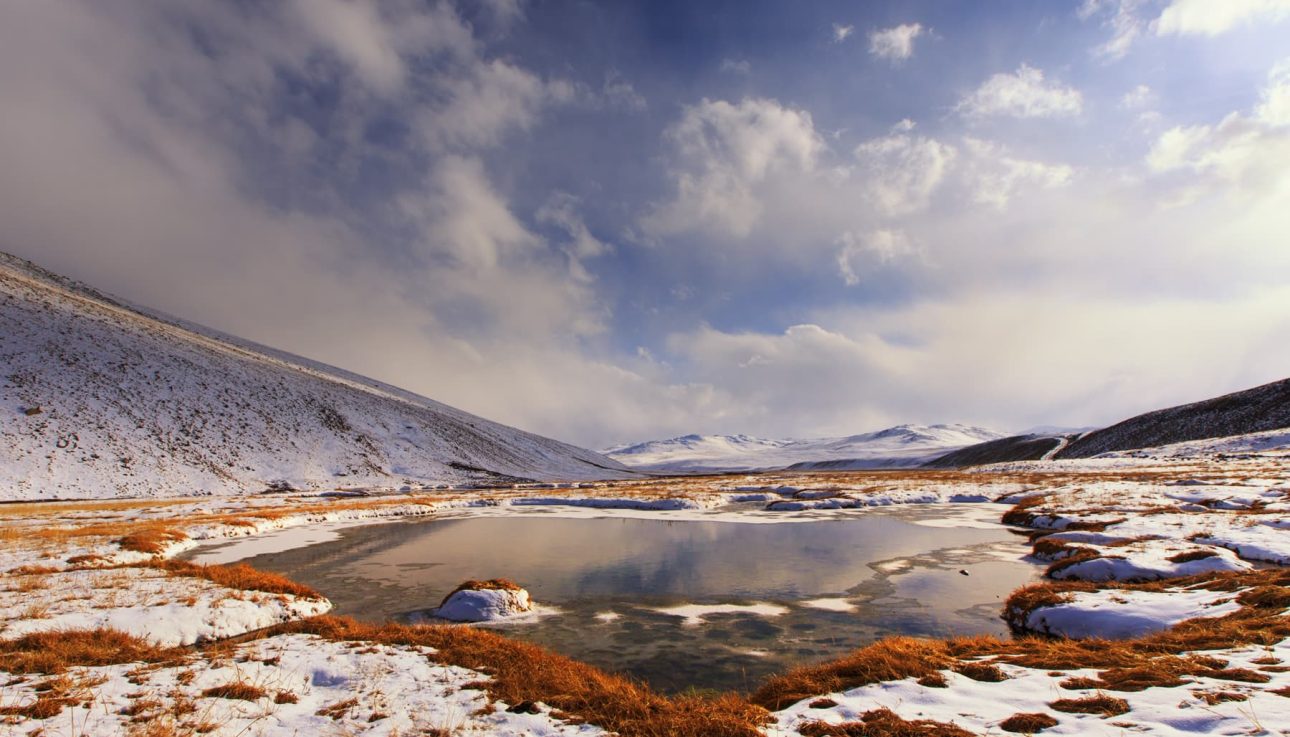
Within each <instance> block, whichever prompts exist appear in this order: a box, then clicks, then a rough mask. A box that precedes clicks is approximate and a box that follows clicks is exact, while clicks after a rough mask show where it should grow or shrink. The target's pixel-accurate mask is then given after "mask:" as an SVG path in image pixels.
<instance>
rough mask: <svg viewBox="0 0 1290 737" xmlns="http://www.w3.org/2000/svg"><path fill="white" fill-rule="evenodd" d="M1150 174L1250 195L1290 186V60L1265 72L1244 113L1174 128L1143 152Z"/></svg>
mask: <svg viewBox="0 0 1290 737" xmlns="http://www.w3.org/2000/svg"><path fill="white" fill-rule="evenodd" d="M1146 161H1147V165H1148V166H1149V167H1150V169H1151V170H1152V171H1153V172H1156V173H1169V172H1180V171H1182V172H1191V173H1193V174H1196V175H1202V176H1199V177H1196V178H1195V179H1192V180H1189V181H1187V182H1186V186H1187V187H1188V191H1189V192H1190V194H1193V195H1194V194H1196V193H1198V192H1199V191H1200V190H1201V189H1205V188H1209V187H1211V186H1215V185H1221V186H1225V187H1227V188H1228V189H1229V191H1231V192H1233V193H1236V194H1240V195H1249V196H1259V195H1265V194H1268V193H1270V192H1280V191H1284V190H1285V188H1286V187H1287V186H1290V175H1287V172H1290V61H1287V62H1282V63H1280V64H1278V65H1277V66H1275V67H1274V68H1273V69H1272V70H1271V71H1270V72H1269V74H1268V79H1267V83H1266V85H1265V86H1264V88H1263V90H1262V93H1261V102H1260V103H1259V104H1258V105H1257V106H1256V107H1255V109H1254V110H1253V111H1252V112H1251V113H1250V114H1248V115H1243V114H1241V113H1239V112H1232V113H1229V114H1228V115H1227V116H1225V117H1224V118H1223V119H1222V120H1220V121H1219V122H1218V123H1216V124H1214V125H1194V126H1175V127H1173V128H1170V129H1169V130H1167V131H1165V132H1164V133H1162V134H1161V135H1160V137H1159V138H1157V139H1156V141H1155V143H1154V144H1153V145H1152V147H1151V150H1150V152H1149V153H1148V154H1147V160H1146Z"/></svg>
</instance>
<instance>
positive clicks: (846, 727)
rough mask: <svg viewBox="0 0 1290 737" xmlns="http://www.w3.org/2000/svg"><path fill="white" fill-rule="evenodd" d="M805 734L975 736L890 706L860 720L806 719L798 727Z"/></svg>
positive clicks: (821, 736)
mask: <svg viewBox="0 0 1290 737" xmlns="http://www.w3.org/2000/svg"><path fill="white" fill-rule="evenodd" d="M797 731H798V732H800V733H801V734H802V735H803V736H804V737H973V735H972V733H971V732H969V731H967V730H966V729H963V728H962V727H959V726H956V725H953V724H946V723H945V722H936V721H932V720H930V719H918V720H914V721H910V720H906V719H901V718H900V717H899V716H897V715H896V713H895V712H893V711H892V710H890V709H874V710H873V711H867V712H865V713H864V714H861V715H860V721H858V722H843V723H841V724H829V723H827V722H807V723H806V724H803V725H802V726H801V727H799V728H798V730H797Z"/></svg>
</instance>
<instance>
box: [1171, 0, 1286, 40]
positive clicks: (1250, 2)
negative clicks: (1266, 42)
mask: <svg viewBox="0 0 1290 737" xmlns="http://www.w3.org/2000/svg"><path fill="white" fill-rule="evenodd" d="M1286 18H1290V0H1217V1H1216V0H1173V2H1171V3H1170V4H1169V6H1168V7H1167V8H1165V9H1164V11H1163V12H1162V13H1161V14H1160V18H1159V19H1157V20H1156V25H1155V28H1156V33H1158V34H1160V35H1169V34H1179V35H1200V36H1217V35H1219V34H1221V33H1226V32H1227V31H1230V30H1232V29H1233V28H1236V27H1238V26H1246V25H1250V24H1252V23H1256V22H1264V23H1276V22H1279V21H1283V20H1285V19H1286Z"/></svg>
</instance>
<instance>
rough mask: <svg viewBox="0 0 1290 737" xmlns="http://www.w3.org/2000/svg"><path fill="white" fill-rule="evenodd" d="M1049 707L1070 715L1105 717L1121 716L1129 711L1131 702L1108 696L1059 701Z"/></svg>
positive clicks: (1051, 703)
mask: <svg viewBox="0 0 1290 737" xmlns="http://www.w3.org/2000/svg"><path fill="white" fill-rule="evenodd" d="M1048 706H1049V708H1052V709H1056V710H1057V711H1064V712H1066V713H1068V714H1101V715H1102V716H1104V717H1114V716H1119V715H1121V714H1125V713H1127V712H1128V711H1129V702H1127V701H1125V700H1124V699H1121V698H1117V697H1115V696H1107V695H1106V694H1098V695H1096V696H1086V697H1084V698H1082V699H1058V700H1057V701H1053V702H1050V703H1049V704H1048Z"/></svg>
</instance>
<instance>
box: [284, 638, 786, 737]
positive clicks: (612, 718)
mask: <svg viewBox="0 0 1290 737" xmlns="http://www.w3.org/2000/svg"><path fill="white" fill-rule="evenodd" d="M271 633H307V634H315V635H319V636H321V637H325V638H327V639H330V640H336V641H346V640H355V641H362V642H371V643H377V644H387V645H414V646H420V647H432V648H434V649H435V650H436V652H435V654H434V656H433V658H434V660H435V661H436V662H441V663H446V664H451V665H457V666H461V667H463V668H469V669H472V670H478V671H481V672H485V673H488V674H489V675H490V676H491V678H490V680H488V681H485V682H481V683H479V684H478V687H479V688H481V689H485V690H487V691H488V693H489V694H490V695H492V696H493V697H494V698H496V699H500V700H502V701H506V702H508V703H512V704H518V703H521V702H523V701H525V700H536V701H543V702H545V703H547V704H548V705H550V706H551V707H552V708H554V709H558V710H559V711H561V712H563V713H564V714H566V715H568V717H569V718H570V719H572V720H575V721H583V722H588V723H591V724H596V725H598V726H600V727H603V728H604V729H606V730H607V731H610V732H617V733H619V734H620V735H622V736H623V737H634V736H640V737H665V736H672V735H675V736H676V737H686V736H689V735H693V736H695V737H698V736H699V735H730V736H731V737H740V736H741V735H742V736H744V737H755V736H757V735H759V734H760V732H759V731H758V728H757V727H758V725H760V724H763V723H765V722H766V721H767V720H768V718H769V715H768V714H767V713H766V712H765V711H764V710H763V709H761V708H759V707H756V706H753V705H751V704H749V703H748V702H746V701H744V700H743V699H741V698H739V697H737V696H735V695H733V694H725V695H720V696H712V697H708V696H688V695H687V696H676V697H671V698H668V697H665V696H662V695H660V694H657V693H655V692H654V691H652V690H650V689H649V687H648V686H645V685H643V684H640V683H637V682H634V681H631V680H628V679H627V678H624V677H622V676H618V675H611V674H608V673H605V672H603V671H600V670H598V669H596V668H594V667H592V666H590V665H587V664H585V663H579V662H577V661H575V660H572V659H570V658H566V657H564V656H562V655H556V654H554V653H550V652H547V651H546V650H543V649H542V648H540V647H538V646H536V645H531V644H529V643H524V642H518V641H515V640H510V639H507V638H505V637H502V636H501V635H498V634H495V633H493V632H488V631H486V630H480V629H473V628H469V627H453V626H440V625H417V626H411V625H396V624H386V625H380V626H376V625H367V624H362V623H359V622H356V621H354V620H352V619H347V618H341V617H327V616H324V617H315V618H313V619H309V620H304V621H301V622H293V623H288V624H284V625H280V626H279V627H276V628H274V629H273V630H270V631H269V632H266V633H265V635H268V634H271Z"/></svg>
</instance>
